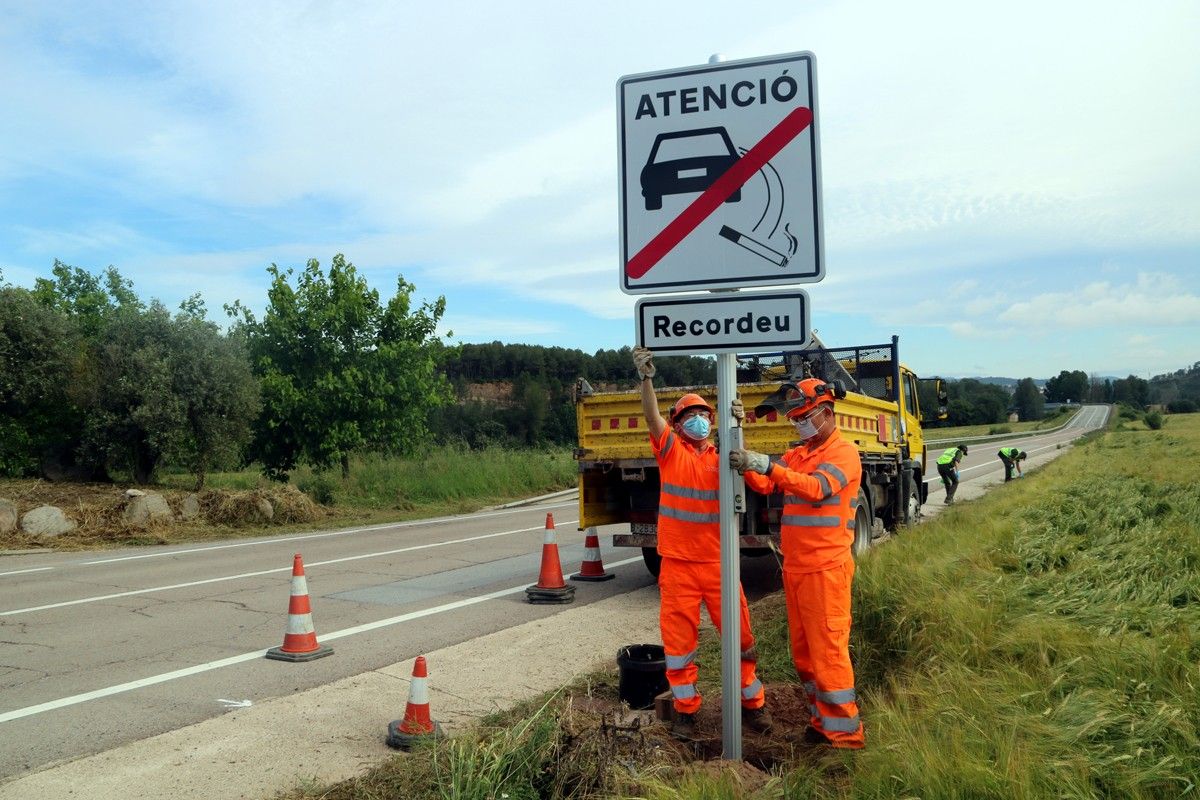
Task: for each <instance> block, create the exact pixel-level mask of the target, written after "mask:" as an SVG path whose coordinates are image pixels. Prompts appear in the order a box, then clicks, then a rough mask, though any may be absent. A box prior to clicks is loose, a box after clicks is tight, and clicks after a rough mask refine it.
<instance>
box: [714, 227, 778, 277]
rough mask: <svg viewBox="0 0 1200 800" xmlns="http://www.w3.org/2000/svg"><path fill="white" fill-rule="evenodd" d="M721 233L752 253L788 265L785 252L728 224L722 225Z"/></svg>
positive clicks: (773, 262) (774, 262) (775, 262)
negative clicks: (772, 247) (773, 248)
mask: <svg viewBox="0 0 1200 800" xmlns="http://www.w3.org/2000/svg"><path fill="white" fill-rule="evenodd" d="M720 235H721V236H722V237H724V238H726V239H728V240H729V241H731V242H733V243H734V244H736V245H738V246H739V247H744V248H745V249H747V250H749V251H750V252H751V253H754V255H756V256H759V257H760V258H765V259H766V260H767V261H770V262H771V263H772V264H775V265H776V266H779V267H786V266H787V263H788V257H787V256H785V255H784V254H783V253H781V252H779V251H778V250H772V249H771V248H770V247H767V246H766V245H765V244H763V243H762V242H760V241H758V240H757V239H751V238H750V237H749V236H747V235H746V234H744V233H739V232H738V231H735V230H734V229H733V228H731V227H729V226H728V225H722V226H721V230H720Z"/></svg>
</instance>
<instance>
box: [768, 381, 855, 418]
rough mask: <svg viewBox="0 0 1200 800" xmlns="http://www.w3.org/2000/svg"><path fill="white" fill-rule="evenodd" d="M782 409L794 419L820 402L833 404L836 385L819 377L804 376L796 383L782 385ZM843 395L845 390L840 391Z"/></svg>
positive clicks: (788, 416)
mask: <svg viewBox="0 0 1200 800" xmlns="http://www.w3.org/2000/svg"><path fill="white" fill-rule="evenodd" d="M783 388H784V400H785V404H784V409H785V414H786V415H787V418H788V419H796V418H797V417H800V416H802V415H804V414H807V413H808V412H809V411H812V410H813V409H814V408H816V407H817V406H819V405H820V404H821V403H829V405H831V406H832V405H833V398H834V395H835V394H837V393H838V391H837V388H838V387H837V386H835V385H834V384H829V383H826V382H825V381H823V380H820V379H819V378H805V379H804V380H802V381H800V382H799V383H796V384H787V385H785V386H784V387H783ZM841 394H842V395H843V396H845V392H844V391H843V392H841Z"/></svg>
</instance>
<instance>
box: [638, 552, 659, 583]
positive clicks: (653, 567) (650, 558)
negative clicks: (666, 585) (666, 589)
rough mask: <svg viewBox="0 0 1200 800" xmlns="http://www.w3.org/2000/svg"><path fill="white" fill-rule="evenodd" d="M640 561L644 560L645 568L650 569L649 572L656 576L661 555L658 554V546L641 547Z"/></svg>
mask: <svg viewBox="0 0 1200 800" xmlns="http://www.w3.org/2000/svg"><path fill="white" fill-rule="evenodd" d="M642 561H645V562H646V569H648V570H649V571H650V574H651V575H653V576H654V577H656V578H657V577H658V572H659V570H661V569H662V556H660V555H659V554H658V548H657V547H643V548H642Z"/></svg>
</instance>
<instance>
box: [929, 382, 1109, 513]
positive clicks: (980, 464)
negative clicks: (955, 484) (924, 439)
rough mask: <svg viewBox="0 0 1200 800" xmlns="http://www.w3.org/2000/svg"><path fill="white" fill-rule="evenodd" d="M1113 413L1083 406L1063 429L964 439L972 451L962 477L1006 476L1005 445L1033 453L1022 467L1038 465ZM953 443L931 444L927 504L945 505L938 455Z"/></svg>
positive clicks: (1106, 408) (1104, 408)
mask: <svg viewBox="0 0 1200 800" xmlns="http://www.w3.org/2000/svg"><path fill="white" fill-rule="evenodd" d="M1109 413H1110V409H1109V406H1083V407H1082V408H1080V409H1079V411H1078V412H1077V413H1076V414H1075V416H1073V417H1071V419H1070V420H1068V421H1067V424H1066V425H1065V426H1064V427H1063V428H1062V429H1061V430H1058V431H1054V432H1053V433H1039V434H1035V435H1032V436H1031V435H1024V436H1012V437H1011V438H1010V437H997V438H995V439H987V440H985V441H975V442H972V441H967V442H964V444H966V445H967V450H968V451H969V452H968V454H967V457H966V458H964V459H963V461H962V464H961V466H960V467H959V480H960V481H961V482H963V483H968V484H969V483H970V482H972V481H981V480H983V479H986V478H993V479H994V478H995V477H996V476H999V477H1000V478H1001V479H1003V477H1004V464H1003V463H1002V462H1001V461H1000V458H999V456H997V452H998V451H999V450H1000V448H1001V447H1017V448H1020V449H1021V450H1024V451H1025V452H1027V453H1029V459H1030V461H1027V462H1026V463H1025V464H1022V467H1025V466H1027V465H1029V464H1036V463H1037V462H1038V461H1039V460H1042V459H1043V458H1044V457H1045V456H1047V455H1050V454H1053V453H1056V451H1057V450H1058V449H1059V447H1060V446H1061V445H1063V444H1067V443H1069V442H1073V441H1074V440H1076V439H1078V438H1079V437H1080V436H1083V435H1084V434H1085V433H1089V432H1091V431H1094V430H1096V429H1097V428H1102V427H1104V425H1105V424H1106V423H1107V422H1108V415H1109ZM952 446H953V445H951V444H939V445H930V446H929V466H928V469H929V474H928V475H926V480H927V481H928V482H929V501H928V504H927V505H933V504H934V503H935V502H936V503H937V504H941V502H942V500H943V499H944V498H945V495H946V490H945V488H944V487H943V486H942V481H941V478H939V477H938V474H937V457H938V456H939V455H941V453H942V451H943V450H945V449H946V448H948V447H952ZM962 490H963V487H962V486H961V485H960V487H959V491H960V492H961V491H962ZM935 495H936V497H935ZM956 498H957V496H956Z"/></svg>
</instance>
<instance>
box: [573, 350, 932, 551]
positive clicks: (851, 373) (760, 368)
mask: <svg viewBox="0 0 1200 800" xmlns="http://www.w3.org/2000/svg"><path fill="white" fill-rule="evenodd" d="M897 353H898V344H897V338H896V337H892V341H891V342H890V343H889V344H881V345H862V346H858V347H842V348H825V347H824V346H821V345H820V344H819V343H818V344H817V346H815V347H813V348H811V349H808V350H803V351H796V352H786V353H780V354H775V355H773V356H756V357H754V358H752V359H750V360H749V361H741V362H740V363H741V366H740V367H739V369H738V396H739V397H741V398H742V401H743V403H744V405H745V407H746V409H747V413H746V420H745V422H744V424H743V437H744V446H745V447H746V448H748V449H750V450H757V451H759V452H763V453H767V454H769V455H773V456H774V455H780V454H782V453H783V452H784V451H785V450H787V449H789V448H790V447H792V446H794V445H795V444H796V442H795V429H794V428H793V427H792V425H791V423H790V422H788V421H787V420H786V419H784V418H782V416H781V415H778V414H777V413H776V412H774V411H769V412H768V411H765V409H764V413H762V414H756V413H755V412H754V411H752V410H751V409H755V408H756V407H757V406H759V405H760V404H761V403H762V402H763V401H764V400H765V399H767V398H768V396H770V395H772V394H774V393H775V392H776V391H777V390H778V389H779V387H780V384H781V383H782V382H784V381H789V380H790V381H798V380H800V379H802V378H807V377H815V378H820V379H822V380H825V381H835V380H836V381H840V382H841V383H842V385H843V386H844V387H845V388H846V395H845V397H843V398H840V399H838V400H836V401H835V403H834V409H835V411H836V412H837V421H838V425H839V427H840V428H841V435H842V436H844V437H845V438H846V439H848V440H850V441H851V442H853V443H854V446H855V447H857V448H858V452H859V454H860V456H861V458H862V471H863V472H862V489H861V490H860V495H859V503H858V516H857V518H856V519H855V529H854V551H855V553H856V554H858V553H861V552H862V551H863V550H865V549H866V548H868V547H870V545H871V539H872V536H873V533H872V531H873V530H874V529H875V520H876V519H878V520H881V521H882V523H883V527H884V528H886V529H889V530H894V529H896V528H897V527H899V526H902V525H907V524H911V523H912V522H915V521H916V519H917V517H918V516H919V514H920V512H921V505H922V504H923V503H924V502H925V499H926V496H927V494H928V487H927V485H926V483H925V476H926V474H927V470H926V465H927V458H926V452H925V441H924V436H923V434H922V430H921V419H922V414H921V407H920V397H919V392H918V388H919V384H920V382H921V380H922V379H920V378H918V377H917V376H916V375H915V374H914V373H913V372H912V371H911V370H909V369H908V368H907V367H905V366H903V365H902V364H901V363H900V361H899V359H898V355H897ZM926 380H931V381H934V385H933V386H932V387H930V388H931V389H932V390H933V391H932V392H927V396H929V397H936V398H937V401H936V402H937V403H938V404H939V408H938V409H937V411H936V413H935V414H934V415H935V416H939V417H943V418H944V417H945V409H944V403H945V394H944V392H943V391H942V388H941V381H940V380H938V379H936V378H935V379H926ZM657 392H658V398H659V402H660V404H661V406H662V412H663V416H664V417H666V416H667V415H668V412H669V409H670V406H671V404H672V403H674V402H675V400H676V399H677V398H678V397H679V396H680V395H682V394H685V393H687V392H696V393H697V394H700V395H702V396H703V397H705V398H707V399H708V401H709V402H710V403H712V404H713V405H714V406H715V405H716V400H717V387H716V386H680V387H673V388H667V389H658V390H657ZM575 412H576V422H577V424H578V429H579V447H578V448H577V449H576V450H575V458H576V460H577V461H578V462H579V527H580V528H581V529H582V528H589V527H593V526H597V525H610V524H614V523H625V522H627V523H629V533H618V534H615V535H614V536H613V544H614V545H615V546H617V547H640V548H641V549H642V555H643V557H644V558H645V561H646V566H647V568H648V569H649V570H650V571H651V572H652V573H653V574H655V575H657V574H658V566H659V557H658V550H657V545H658V536H657V532H658V493H659V475H658V464H657V462H656V461H655V460H654V456H653V454H652V453H651V451H650V443H649V439H648V438H647V432H646V423H645V419H644V418H643V417H642V411H641V395H640V393H639V392H638V390H636V389H632V390H626V391H617V392H597V391H594V390H593V389H592V387H591V386H590V385H589V384H588V382H587V381H586V380H584V379H580V380H579V381H578V382H577V383H576V387H575ZM717 437H718V441H719V438H720V431H718V432H717ZM934 473H935V475H936V468H935V469H934ZM745 496H746V501H747V505H746V512H745V513H743V514H740V515H739V517H738V518H739V521H738V525H739V534H740V545H741V548H742V551H743V552H744V553H748V554H762V553H766V552H769V548H770V546H771V542H772V541H773V542H775V543H776V544H778V541H779V518H780V516H781V513H782V510H783V497H782V496H781V495H778V494H776V495H772V496H770V497H766V496H763V495H759V494H757V493H756V492H751V491H748V492H746V493H745Z"/></svg>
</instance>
